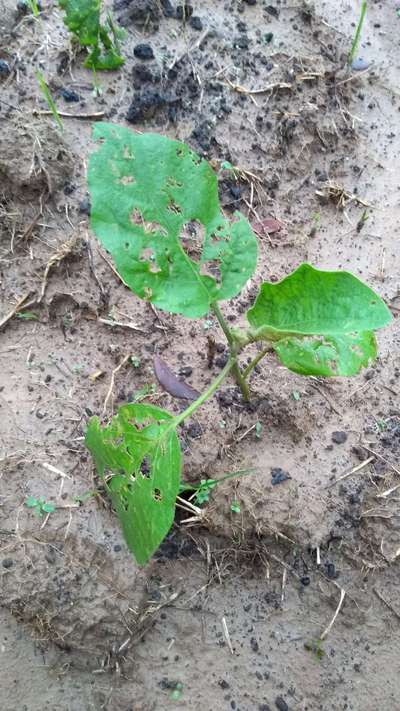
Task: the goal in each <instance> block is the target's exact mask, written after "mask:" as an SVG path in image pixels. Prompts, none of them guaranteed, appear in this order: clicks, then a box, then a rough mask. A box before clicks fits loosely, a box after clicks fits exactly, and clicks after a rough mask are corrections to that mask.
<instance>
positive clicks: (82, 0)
mask: <svg viewBox="0 0 400 711" xmlns="http://www.w3.org/2000/svg"><path fill="white" fill-rule="evenodd" d="M59 5H60V7H61V8H62V9H63V10H65V18H64V23H65V25H66V26H67V27H68V29H69V30H70V31H71V32H72V33H73V34H74V35H76V36H77V38H78V40H79V42H80V44H81V45H83V46H86V45H97V44H98V41H99V27H100V0H59Z"/></svg>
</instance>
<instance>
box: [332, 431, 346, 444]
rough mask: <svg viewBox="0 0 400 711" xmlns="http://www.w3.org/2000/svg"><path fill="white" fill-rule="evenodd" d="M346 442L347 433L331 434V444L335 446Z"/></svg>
mask: <svg viewBox="0 0 400 711" xmlns="http://www.w3.org/2000/svg"><path fill="white" fill-rule="evenodd" d="M346 440H347V432H343V431H342V432H340V431H339V432H332V442H334V443H335V444H343V443H344V442H346Z"/></svg>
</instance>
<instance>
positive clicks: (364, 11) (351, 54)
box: [347, 0, 367, 65]
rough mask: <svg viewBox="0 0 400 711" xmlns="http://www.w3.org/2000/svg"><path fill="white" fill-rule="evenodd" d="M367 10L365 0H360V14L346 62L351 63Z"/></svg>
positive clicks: (358, 42)
mask: <svg viewBox="0 0 400 711" xmlns="http://www.w3.org/2000/svg"><path fill="white" fill-rule="evenodd" d="M366 12H367V0H362V2H361V14H360V19H359V21H358V24H357V27H356V32H355V35H354V39H353V42H352V43H351V49H350V53H349V58H348V60H347V63H348V64H349V65H351V64H352V63H353V59H354V57H355V54H356V52H357V49H358V45H359V44H360V35H361V30H362V26H363V24H364V19H365V13H366Z"/></svg>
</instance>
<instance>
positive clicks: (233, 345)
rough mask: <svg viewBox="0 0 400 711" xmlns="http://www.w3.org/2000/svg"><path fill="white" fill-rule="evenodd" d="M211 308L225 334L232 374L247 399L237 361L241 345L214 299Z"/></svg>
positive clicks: (245, 384) (247, 389)
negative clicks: (231, 362) (231, 360)
mask: <svg viewBox="0 0 400 711" xmlns="http://www.w3.org/2000/svg"><path fill="white" fill-rule="evenodd" d="M211 309H212V311H213V312H214V314H215V316H216V318H217V321H218V323H219V325H220V326H221V328H222V330H223V332H224V334H225V336H226V340H227V341H228V343H229V348H230V355H231V358H232V359H233V364H232V374H233V376H234V378H235V380H236V382H237V384H238V385H239V387H240V389H241V391H242V395H243V397H244V399H245V400H249V399H250V390H249V386H248V385H247V383H246V381H245V380H244V378H243V376H242V373H241V371H240V368H239V363H238V361H237V354H238V352H239V350H240V349H241V346H240V344H239V343H238V341H237V339H236V338H235V334H234V333H233V332H232V331H231V329H230V328H229V326H228V324H227V323H226V321H225V319H224V316H223V314H222V311H221V309H220V308H219V306H218V304H217V303H216V302H215V301H214V303H212V304H211Z"/></svg>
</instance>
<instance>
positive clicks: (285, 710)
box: [275, 696, 289, 711]
mask: <svg viewBox="0 0 400 711" xmlns="http://www.w3.org/2000/svg"><path fill="white" fill-rule="evenodd" d="M275 706H276V708H277V709H279V711H289V706H288V705H287V703H286V701H285V699H283V698H282V696H277V697H276V699H275Z"/></svg>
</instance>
